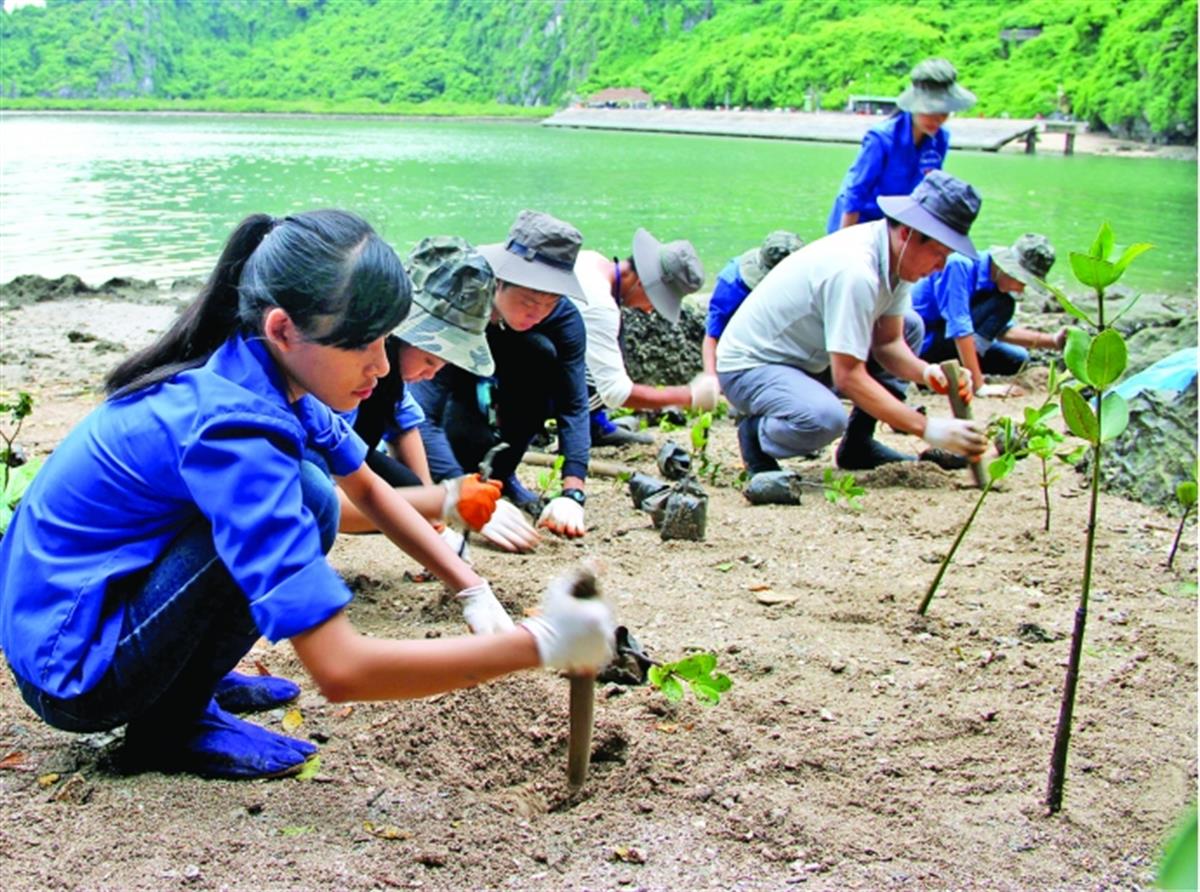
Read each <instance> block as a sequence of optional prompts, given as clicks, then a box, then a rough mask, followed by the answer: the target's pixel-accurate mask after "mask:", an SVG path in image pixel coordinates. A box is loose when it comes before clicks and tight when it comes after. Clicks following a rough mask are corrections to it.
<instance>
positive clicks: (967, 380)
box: [921, 363, 974, 403]
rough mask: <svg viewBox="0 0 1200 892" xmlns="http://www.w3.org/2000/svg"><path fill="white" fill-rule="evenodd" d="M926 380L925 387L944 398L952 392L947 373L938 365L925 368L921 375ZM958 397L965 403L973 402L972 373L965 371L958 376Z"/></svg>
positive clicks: (933, 364) (932, 364)
mask: <svg viewBox="0 0 1200 892" xmlns="http://www.w3.org/2000/svg"><path fill="white" fill-rule="evenodd" d="M921 376H922V377H923V378H924V379H925V385H926V386H927V387H928V388H929V389H930V390H933V391H934V392H936V393H940V394H942V395H943V396H945V395H946V394H948V393H949V392H950V381H949V380H948V379H947V378H946V373H945V372H943V371H942V367H941V366H940V365H937V364H936V363H930V364H929V365H927V366H925V371H924V372H922V373H921ZM958 395H959V396H961V397H962V400H963V402H964V403H969V402H971V397H972V396H973V395H974V390H973V388H972V387H971V373H970V372H969V371H965V370H964V371H963V373H962V374H961V375H959V376H958Z"/></svg>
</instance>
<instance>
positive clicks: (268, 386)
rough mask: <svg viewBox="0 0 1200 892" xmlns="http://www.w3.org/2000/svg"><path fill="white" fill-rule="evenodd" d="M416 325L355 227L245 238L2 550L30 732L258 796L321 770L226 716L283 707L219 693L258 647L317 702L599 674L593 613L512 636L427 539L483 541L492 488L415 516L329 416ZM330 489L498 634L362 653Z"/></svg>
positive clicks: (554, 617)
mask: <svg viewBox="0 0 1200 892" xmlns="http://www.w3.org/2000/svg"><path fill="white" fill-rule="evenodd" d="M409 302H410V285H409V281H408V278H407V275H406V274H405V272H404V269H403V267H402V266H401V264H400V261H399V259H398V258H397V257H396V255H395V253H394V252H393V251H392V249H391V248H390V247H389V246H388V245H387V244H386V243H385V242H383V240H382V239H380V238H379V237H378V235H376V234H375V232H374V231H373V230H372V229H371V228H370V226H368V225H367V224H366V223H365V222H364V221H363V220H361V219H359V218H358V217H356V216H354V215H352V214H348V213H345V212H341V211H316V212H311V213H305V214H297V215H294V216H289V217H286V218H283V219H276V218H272V217H267V216H264V215H256V216H252V217H249V218H247V219H246V220H244V221H243V222H242V223H241V224H240V225H239V226H238V227H237V229H236V230H235V231H234V232H233V234H232V235H231V237H230V239H229V241H228V243H227V244H226V246H225V249H224V251H223V253H222V255H221V257H220V259H219V261H218V263H217V266H216V269H215V270H214V271H213V273H212V275H211V277H210V278H209V280H208V281H207V283H206V284H205V286H204V287H203V289H202V290H201V292H200V294H199V295H198V296H197V298H196V300H195V301H194V302H193V303H192V304H191V305H189V307H188V308H187V309H186V310H185V311H184V313H183V314H182V315H181V316H180V317H179V319H178V320H177V321H176V323H175V324H174V325H173V326H172V328H171V329H170V330H169V331H168V332H167V333H166V334H164V335H163V336H162V337H161V338H160V339H159V340H158V341H157V342H155V343H154V344H152V345H151V346H149V347H147V348H146V349H144V350H142V351H141V352H139V353H137V354H135V355H133V356H131V357H129V358H128V359H127V360H126V361H125V362H123V363H122V364H121V365H120V366H118V367H117V368H116V369H115V370H114V371H113V372H112V373H111V374H110V375H109V377H108V379H107V381H106V387H107V391H108V399H107V400H106V401H105V402H104V403H103V404H101V406H99V407H98V408H97V409H96V410H95V411H93V412H92V413H91V414H90V415H89V416H88V417H87V418H86V419H85V420H84V421H83V422H82V423H81V424H80V425H79V426H78V427H77V428H75V430H73V431H72V432H71V433H70V434H69V435H68V436H67V438H66V439H65V440H64V441H63V442H62V444H60V446H59V447H58V448H57V449H56V450H55V451H54V453H53V454H52V455H51V456H50V458H49V459H48V460H47V462H46V464H45V465H44V467H43V468H42V470H41V471H40V473H39V474H38V476H37V477H36V478H35V480H34V482H33V483H32V484H31V486H30V488H29V489H28V491H27V492H26V494H25V496H24V498H23V499H22V501H21V504H20V506H19V507H18V509H17V511H16V513H15V514H14V516H13V518H12V522H11V524H10V526H9V529H8V531H7V533H6V535H5V536H4V538H3V540H0V647H3V649H4V653H5V657H6V659H7V662H8V664H9V666H10V668H11V670H12V672H13V675H14V676H15V678H16V681H17V685H18V687H19V689H20V691H21V693H22V695H23V697H24V698H25V700H26V702H27V703H28V704H29V705H30V706H31V707H32V708H33V709H34V711H35V712H37V713H38V715H40V716H41V717H42V718H43V719H44V720H45V721H47V722H48V723H49V724H51V725H53V726H55V727H57V728H61V729H63V730H68V731H78V732H84V731H98V730H106V729H109V728H114V727H117V726H120V725H125V726H126V732H125V746H124V754H125V758H126V761H127V763H128V764H130V765H132V766H138V767H151V768H160V769H163V770H178V771H189V772H194V773H198V774H202V775H207V776H214V777H233V778H236V777H263V776H273V775H279V774H287V773H291V772H294V771H297V770H299V769H300V768H301V767H302V765H303V763H304V761H305V760H306V759H307V758H309V757H310V756H311V755H312V753H313V752H314V751H315V747H314V746H313V745H312V744H310V743H308V742H307V741H302V740H297V739H293V738H291V737H288V736H286V735H283V734H276V733H274V732H271V731H268V730H266V729H265V728H262V727H260V726H258V725H255V724H253V723H250V722H247V721H245V720H243V719H240V718H237V717H235V716H234V715H232V714H231V713H230V712H229V711H228V709H227V708H233V709H238V708H240V709H247V708H255V707H257V708H261V707H263V706H266V705H273V704H274V702H278V700H279V699H281V698H284V697H286V696H289V695H291V696H294V693H295V689H294V688H293V689H292V690H290V691H288V690H283V689H281V686H280V685H279V684H278V683H279V682H281V681H282V680H279V679H275V680H266V681H261V680H258V679H251V678H247V677H241V676H236V675H232V674H231V672H232V670H233V668H234V667H235V666H236V664H237V663H238V661H239V660H240V659H241V658H242V657H243V656H244V655H245V654H246V653H247V651H248V650H249V649H250V647H251V646H252V645H253V643H254V642H255V641H256V640H257V639H258V637H259V636H260V635H265V636H266V637H267V638H268V639H270V640H271V641H273V642H277V641H280V640H282V639H284V638H287V639H290V641H291V643H292V646H293V647H294V649H295V651H296V654H297V656H298V657H299V659H300V661H301V662H302V663H303V664H304V666H305V668H306V669H307V670H308V672H309V674H310V675H311V676H312V678H313V680H314V681H315V682H316V683H317V685H318V686H319V688H320V689H321V691H322V692H323V693H324V694H325V696H326V697H328V698H329V699H331V700H377V699H390V698H400V697H420V696H425V695H428V694H433V693H437V692H440V691H445V690H451V689H454V688H460V687H465V686H469V685H474V684H478V683H480V682H483V681H486V680H488V679H491V678H495V677H497V676H499V675H502V674H505V673H508V672H512V671H514V670H517V669H525V668H532V667H535V666H537V665H546V666H555V667H569V668H584V669H587V668H594V667H597V666H598V665H600V664H602V663H603V662H605V660H606V659H607V657H608V653H609V648H610V641H611V638H612V635H611V632H612V619H611V615H610V614H609V612H608V610H607V608H606V607H604V605H603V604H601V603H599V602H595V601H588V602H581V601H576V600H574V599H573V598H571V597H570V592H569V586H568V585H567V584H565V583H561V582H560V583H558V584H557V585H551V588H550V591H549V592H548V594H547V597H546V603H545V608H544V610H543V612H542V614H541V616H539V617H537V618H534V619H531V620H526V621H524V622H523V623H522V625H521V626H520V627H513V625H512V621H511V620H510V619H508V617H507V615H504V614H503V609H502V608H500V607H499V605H498V603H497V602H496V601H495V597H494V595H492V593H491V590H490V587H488V585H487V583H486V582H484V581H483V580H482V579H481V578H480V577H479V576H478V575H477V574H476V573H475V572H474V571H473V570H472V569H471V568H470V567H469V566H468V565H467V564H465V563H463V562H462V561H461V560H459V559H458V557H457V556H456V555H454V553H453V552H451V551H450V550H449V549H448V548H446V546H445V545H444V544H443V543H442V541H441V540H440V539H439V538H438V536H437V534H436V533H435V532H434V531H433V529H432V528H431V527H430V525H429V523H428V522H427V521H426V520H425V518H426V517H437V516H442V517H446V518H448V519H449V520H451V521H452V522H457V523H465V524H467V525H469V526H471V527H473V528H475V529H478V528H479V527H481V526H482V525H483V524H484V523H485V522H486V521H487V520H488V518H489V517H490V515H491V512H492V511H493V510H494V506H495V501H496V499H497V498H498V496H499V488H498V487H497V486H495V485H494V484H489V483H487V482H483V481H480V480H479V479H478V478H476V477H461V478H457V479H454V480H450V481H448V482H446V483H444V484H443V485H442V486H439V487H426V488H420V489H415V490H411V491H409V494H408V497H407V500H406V498H405V497H403V496H401V495H399V494H398V493H397V491H396V490H395V489H393V488H392V487H391V486H389V485H388V484H387V483H385V482H384V481H383V480H381V479H380V478H379V477H378V476H377V475H376V474H375V473H374V472H373V471H371V470H370V469H369V468H368V467H366V465H365V463H364V457H365V453H366V447H365V444H364V443H363V442H362V440H361V439H360V438H359V437H358V436H357V435H356V434H354V432H353V431H352V430H351V429H350V427H349V426H348V425H347V424H346V422H345V421H344V420H343V419H342V418H341V417H340V416H338V415H337V412H344V411H347V410H350V409H353V408H354V407H355V406H356V405H358V403H359V402H360V401H361V400H363V399H365V398H366V397H367V396H369V395H370V393H371V391H372V389H373V387H374V385H375V382H376V380H377V379H378V378H379V377H381V376H382V375H384V374H386V372H387V359H386V355H385V353H384V347H383V342H384V336H385V335H386V334H387V332H389V331H390V330H391V329H392V328H393V327H394V326H395V325H396V324H397V323H399V322H400V321H401V320H402V319H403V318H404V316H405V314H406V313H407V311H408V307H409ZM330 473H332V474H334V475H337V476H338V480H339V484H340V485H341V487H342V488H343V490H344V491H345V493H346V494H347V495H348V496H349V498H350V500H351V501H352V502H353V503H354V504H355V506H356V507H357V508H358V509H359V510H360V511H362V512H363V514H364V515H366V516H368V517H370V518H371V519H372V520H373V521H374V522H375V523H376V525H377V527H378V528H379V529H380V530H382V531H384V532H385V533H386V534H387V535H388V536H389V538H391V539H392V540H393V541H394V542H395V543H396V544H397V545H398V546H400V547H401V548H402V549H404V550H405V551H406V552H408V553H409V554H410V555H412V556H413V557H414V558H416V559H417V560H418V561H420V562H421V563H422V564H423V565H424V566H426V567H428V568H429V569H430V570H432V571H433V572H434V573H435V574H436V575H437V576H439V577H440V578H441V579H442V580H443V581H444V582H446V584H447V585H448V586H450V587H451V588H452V589H453V590H455V591H457V592H458V593H459V594H458V596H459V598H460V599H462V600H463V601H464V604H465V608H466V609H465V612H466V615H467V619H468V622H469V623H470V624H471V625H472V627H473V628H474V630H475V631H476V632H485V631H487V632H493V633H494V634H483V635H477V636H476V637H461V638H450V639H437V640H421V641H396V640H383V639H375V638H367V637H365V636H362V635H360V634H359V633H358V632H356V631H355V630H354V628H353V627H352V626H351V624H350V622H349V621H348V619H347V618H346V614H345V611H344V608H345V606H346V604H347V603H348V602H349V600H350V597H351V595H350V592H349V590H348V589H347V587H346V585H345V584H344V583H343V582H342V580H341V579H340V578H339V577H338V575H337V574H336V572H335V571H334V570H333V569H332V567H331V566H330V565H329V563H328V562H327V560H326V558H325V553H326V552H327V551H328V550H329V548H330V547H331V546H332V543H333V540H334V537H335V535H336V532H337V525H338V507H337V506H338V501H337V497H336V495H335V494H334V489H333V482H332V480H331V479H330V476H329V474H330ZM270 681H274V682H275V683H276V684H275V685H274V686H270ZM285 684H286V683H285Z"/></svg>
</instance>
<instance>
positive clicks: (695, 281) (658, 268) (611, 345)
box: [575, 229, 717, 446]
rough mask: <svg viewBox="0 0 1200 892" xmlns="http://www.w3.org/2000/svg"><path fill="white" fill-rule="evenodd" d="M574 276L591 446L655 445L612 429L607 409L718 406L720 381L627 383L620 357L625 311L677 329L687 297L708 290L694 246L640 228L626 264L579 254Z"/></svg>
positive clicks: (709, 378)
mask: <svg viewBox="0 0 1200 892" xmlns="http://www.w3.org/2000/svg"><path fill="white" fill-rule="evenodd" d="M575 276H576V278H578V279H579V284H580V285H581V286H582V288H583V292H584V294H585V295H586V298H587V299H586V300H581V301H578V302H577V304H576V306H577V307H578V309H579V313H580V315H581V316H583V324H584V327H585V328H586V329H587V377H588V393H589V400H590V402H589V408H590V409H591V437H592V444H593V445H597V446H620V445H623V444H625V443H630V442H650V438H649V437H648V436H647V435H644V434H638V433H636V432H633V431H627V430H625V429H623V428H621V427H618V426H617V425H615V424H613V422H612V421H610V420H609V419H608V416H607V412H606V411H605V410H606V408H607V409H616V408H620V407H624V408H627V409H666V408H670V407H674V406H678V407H681V408H685V409H686V408H691V409H712V408H715V407H716V404H717V379H716V377H715V375H713V374H711V373H710V374H704V373H701V374H700V375H698V376H696V377H695V378H694V379H693V380H692V382H691V383H690V384H686V385H677V386H672V387H658V386H656V385H653V384H638V383H636V382H635V381H634V380H633V379H632V378H630V377H629V372H628V371H626V369H625V357H624V356H623V355H622V353H621V342H620V337H621V308H622V307H628V308H630V309H632V310H639V311H641V312H643V313H650V312H657V313H658V315H659V316H661V317H662V318H663V319H666V320H667V322H669V323H671V324H672V325H674V324H675V323H676V322H678V321H679V308H680V304H681V302H682V301H683V298H684V297H685V296H687V295H688V294H691V293H692V292H694V291H696V290H697V289H698V288H699V287H700V286H701V285H703V284H704V267H703V266H702V265H701V263H700V258H699V257H697V256H696V250H695V248H693V247H692V243H691V242H688V241H683V240H679V241H674V242H670V243H669V244H665V245H664V244H663V243H662V242H660V241H659V240H658V239H656V238H655V237H654V236H652V235H651V234H650V233H649V232H647V231H646V230H645V229H639V230H638V231H637V232H636V233H635V234H634V236H633V253H632V254H631V255H630V256H629V257H627V258H625V259H624V260H618V259H616V258H615V257H614V258H613V259H612V260H609V259H608V258H607V257H605V256H604V255H603V254H600V253H599V252H597V251H580V252H579V257H578V258H577V259H576V260H575Z"/></svg>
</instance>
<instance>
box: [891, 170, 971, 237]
mask: <svg viewBox="0 0 1200 892" xmlns="http://www.w3.org/2000/svg"><path fill="white" fill-rule="evenodd" d="M982 203H983V199H981V198H980V197H979V193H978V192H976V191H975V190H974V189H973V188H972V187H971V185H970V184H969V183H964V182H963V181H962V180H960V179H959V178H958V177H955V176H951V175H950V174H948V173H946V171H944V170H931V171H929V173H928V174H926V176H925V179H923V180H921V182H920V183H918V184H917V188H915V189H913V190H912V194H911V195H881V196H879V209H880V210H881V211H883V213H884V216H886V217H890V218H891V219H893V220H895V221H897V222H899V223H903V224H904V225H905V226H911V227H912V228H913V229H915V230H917V232H920V233H922V234H924V235H927V236H929V237H930V238H932V239H936V240H937V241H939V242H941V243H942V244H943V245H945V246H946V247H948V248H950V249H951V250H953V251H957V252H958V253H959V254H966V255H967V256H968V257H970V258H972V259H974V258H976V257H978V256H979V254H978V252H976V250H975V245H974V243H972V241H971V239H970V238H969V237H968V236H967V233H968V232H970V231H971V224H972V223H974V222H975V218H976V217H977V216H979V206H980V204H982Z"/></svg>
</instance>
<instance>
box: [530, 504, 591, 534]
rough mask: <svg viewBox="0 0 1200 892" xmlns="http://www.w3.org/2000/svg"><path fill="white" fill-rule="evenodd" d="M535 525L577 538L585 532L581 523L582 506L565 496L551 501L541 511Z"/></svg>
mask: <svg viewBox="0 0 1200 892" xmlns="http://www.w3.org/2000/svg"><path fill="white" fill-rule="evenodd" d="M537 525H538V526H540V527H545V528H546V529H548V530H549V531H550V532H552V533H558V534H559V535H560V536H568V537H570V538H578V537H579V536H582V535H583V534H584V533H586V532H587V527H586V526H584V523H583V506H582V505H580V504H579V503H578V502H576V501H575V500H574V499H568V498H567V497H566V496H559V497H558V498H556V499H551V500H550V501H549V503H547V505H546V507H545V508H543V509H542V516H541V517H539V518H538V522H537Z"/></svg>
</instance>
